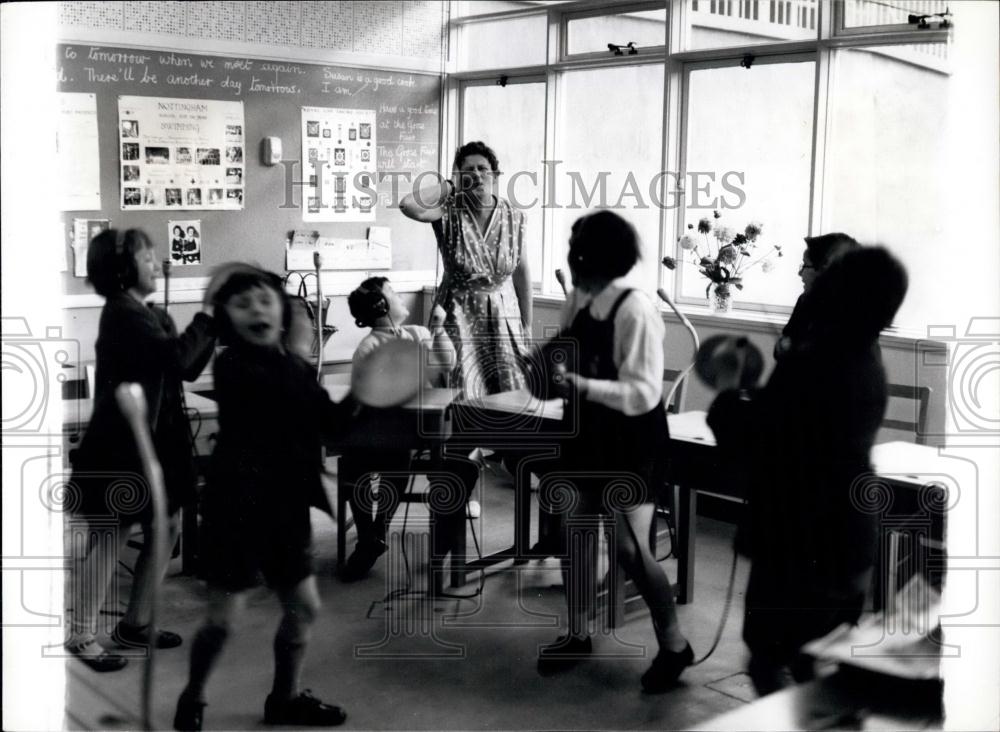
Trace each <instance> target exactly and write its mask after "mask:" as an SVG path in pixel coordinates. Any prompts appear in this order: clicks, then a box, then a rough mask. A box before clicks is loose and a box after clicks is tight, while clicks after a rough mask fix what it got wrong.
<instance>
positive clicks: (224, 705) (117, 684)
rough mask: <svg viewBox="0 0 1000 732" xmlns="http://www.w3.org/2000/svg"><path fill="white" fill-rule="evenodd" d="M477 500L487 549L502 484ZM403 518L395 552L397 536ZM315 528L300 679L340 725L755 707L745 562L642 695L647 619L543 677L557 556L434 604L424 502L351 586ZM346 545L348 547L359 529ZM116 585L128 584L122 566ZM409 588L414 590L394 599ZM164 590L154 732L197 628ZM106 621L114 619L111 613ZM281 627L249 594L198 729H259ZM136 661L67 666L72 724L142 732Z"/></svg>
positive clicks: (489, 483) (470, 725) (676, 718)
mask: <svg viewBox="0 0 1000 732" xmlns="http://www.w3.org/2000/svg"><path fill="white" fill-rule="evenodd" d="M477 492H478V493H479V495H478V498H479V499H480V501H481V503H482V515H481V518H480V519H479V520H477V521H475V522H474V523H475V530H476V538H477V539H478V541H479V542H480V544H481V549H482V551H483V552H489V551H496V550H499V549H501V548H503V547H504V546H505V545H507V544H509V543H510V537H511V536H512V530H511V518H510V517H511V516H512V507H513V497H514V491H513V490H511V488H510V484H509V480H508V479H507V477H506V476H505V475H503V474H491V475H489V476H488V477H487V480H486V481H485V486H484V487H483V486H481V489H480V490H479V491H477ZM404 520H405V521H406V523H407V526H406V528H407V531H406V534H405V535H406V537H407V541H406V546H407V552H406V555H405V557H404V554H403V552H402V551H401V543H400V542H399V541H398V536H399V535H400V533H401V531H402V529H403V522H404ZM313 524H314V528H315V544H316V548H317V570H318V571H317V576H318V579H319V587H320V592H321V595H322V599H323V605H324V609H323V611H322V612H321V617H320V619H319V620H318V622H317V623H316V626H315V630H314V634H313V641H312V643H311V645H310V648H309V653H308V657H307V660H306V669H305V672H304V686H306V687H309V688H311V689H312V690H313V691H314V692H315V693H316V694H317V695H318V696H319V697H320V698H322V699H324V700H327V701H331V702H334V703H337V704H339V705H341V706H343V707H344V708H345V709H346V710H347V712H348V719H347V723H346V725H345V726H344V728H345V729H364V730H383V729H384V730H400V729H408V730H479V729H484V730H485V729H532V730H536V729H564V730H575V729H657V730H660V729H684V728H687V727H690V726H692V725H695V724H697V723H700V722H703V721H705V720H707V719H710V718H711V717H713V716H715V715H717V714H720V713H722V712H726V711H728V710H730V709H733V708H735V707H738V706H740V705H742V704H744V703H745V702H746V701H749V700H751V699H752V698H753V693H752V691H751V690H750V689H749V687H748V680H747V677H746V676H745V674H743V673H742V668H743V663H744V649H743V645H742V643H741V642H740V638H739V630H740V625H741V615H742V589H743V586H744V585H745V582H746V570H747V567H746V566H744V565H743V564H742V563H741V564H740V565H739V566H738V569H737V575H736V582H735V592H734V595H733V601H732V608H731V611H730V613H729V619H728V622H727V624H726V626H725V629H724V632H723V634H722V638H721V640H720V642H719V645H718V647H717V648H716V649H715V651H714V653H713V654H712V656H711V657H710V658H709V659H708V660H706V661H705V662H704V663H702V664H700V665H698V666H696V667H694V668H691V669H688V670H687V671H686V672H685V674H684V676H683V677H682V682H681V683H680V685H679V686H678V687H677V688H676V689H674V690H672V691H670V692H668V693H666V694H662V695H647V694H644V693H642V692H641V689H640V686H639V676H640V674H641V673H642V672H643V671H644V670H645V669H646V667H647V666H648V664H649V662H650V659H651V657H652V655H653V654H655V650H656V645H655V642H654V640H653V633H652V627H651V624H650V621H649V617H648V615H646V614H638V613H637V614H636V615H635V616H634V617H631V618H629V619H628V620H627V622H626V623H625V625H624V627H622V628H620V629H618V630H617V631H616V632H614V633H605V634H602V635H599V636H598V637H597V638H596V639H595V658H594V659H592V660H590V661H588V662H586V663H584V664H581V665H580V666H578V667H577V668H575V669H573V670H571V671H569V672H566V673H565V674H562V675H559V676H556V677H549V678H542V677H540V676H539V675H538V674H537V672H536V670H535V660H536V654H537V647H538V645H540V644H543V643H547V642H550V641H551V640H553V639H554V638H555V637H556V635H557V634H558V627H557V626H558V625H559V623H560V622H562V621H561V618H562V616H563V615H564V601H563V596H562V591H561V584H560V577H559V571H558V563H557V562H556V560H554V559H549V560H546V561H544V562H532V563H530V564H527V565H525V566H523V567H516V568H514V567H511V566H510V564H509V563H507V564H502V565H498V567H497V568H495V569H492V570H490V571H488V572H487V573H486V576H485V577H480V576H478V575H475V576H473V577H471V578H470V582H469V583H468V584H467V585H466V586H465V587H463V588H460V589H459V590H456V591H455V592H456V594H457V593H461V594H464V595H469V596H470V597H468V598H462V599H458V598H449V599H443V600H434V601H430V600H428V599H427V597H426V595H425V594H424V593H422V592H421V591H420V589H421V588H422V587H423V586H424V582H425V578H424V577H423V576H422V575H423V570H424V561H423V559H422V556H425V555H426V548H425V546H426V541H425V535H424V533H423V532H424V531H425V527H426V512H425V511H424V509H423V507H422V506H419V505H411V508H410V512H409V515H408V516H405V515H404V509H402V508H401V509H400V512H399V514H398V515H397V517H396V520H395V522H394V524H393V526H394V529H398V530H399V531H398V532H396V536H397V540H396V541H394V542H393V544H392V549H391V551H390V552H389V554H387V555H386V556H385V557H384V558H383V559H382V560H381V561H380V562H379V564H378V565H376V568H375V570H374V571H373V572H372V574H371V576H370V577H369V578H368V579H366V580H364V581H361V582H358V583H354V584H344V583H342V582H340V581H339V580H338V579H336V578H335V577H334V567H335V563H336V550H335V548H334V547H335V539H336V536H335V533H336V529H335V523H334V522H333V521H332V520H331V519H330V517H329V516H327V515H326V514H323V513H321V512H318V511H316V512H314V515H313ZM732 533H733V527H732V526H730V525H728V524H725V523H721V522H717V521H712V520H710V519H706V518H701V519H699V524H698V556H697V562H698V565H697V573H696V578H697V585H696V589H695V602H694V603H692V604H689V605H684V606H680V608H679V615H680V620H681V624H682V628H683V631H684V633H685V634H686V635H687V637H688V638H689V640H690V641H691V645H692V647H693V648H694V649H695V653H696V656H697V657H701V656H702V655H703V654H704V653H705V652H706V651H707V650H708V649H709V647H710V646H711V644H712V640H713V638H714V636H715V633H716V630H717V628H718V625H719V621H720V616H721V614H722V611H723V607H724V604H725V603H724V600H725V596H726V589H727V584H728V578H729V572H730V567H731V561H732V552H731V548H730V547H731V543H732ZM352 534H353V532H352ZM348 542H349V545H351V544H353V536H351V537H349V539H348ZM473 551H475V548H474V547H472V546H471V542H470V552H473ZM404 560H405V561H404ZM407 561H408V562H409V564H408V565H407ZM675 565H676V563H675V561H674V560H673V559H666V560H664V561H663V566H664V568H665V569H666V571H667V574H668V576H670V577H671V578H672V579H676V567H675ZM408 566H409V569H410V570H411V571H409V572H408V571H407V569H408ZM174 570H176V571H174ZM408 577H409V584H408ZM120 579H121V580H122V583H123V584H125V583H127V581H128V578H127V573H124V572H123V573H121V577H120ZM408 586H410V587H411V589H412V590H413V591H414V592H413V593H412V594H404V595H402V596H397V595H398V594H399V593H394V592H393V591H394V590H402V589H405V588H406V587H408ZM480 587H482V592H481V594H478V595H477V590H478V589H479V588H480ZM163 592H164V599H163V603H162V607H163V610H162V611H161V615H162V618H161V620H160V622H161V626H162V627H166V628H168V629H170V630H174V631H177V632H179V633H180V634H181V635H182V636H183V637H184V638H185V645H184V646H182V647H181V648H179V649H175V650H169V651H161V652H159V653H158V654H157V657H156V666H155V687H154V688H155V693H154V708H153V716H154V722H155V726H156V727H157V728H161V729H167V728H169V727H170V725H171V722H172V719H173V711H174V704H175V702H176V699H177V695H178V693H179V692H180V690H181V688H182V686H183V685H184V683H185V680H186V671H187V661H188V650H189V645H188V641H189V640H190V638H191V637H192V635H193V633H194V631H195V630H196V628H197V627H198V625H199V623H200V621H201V614H202V610H203V605H202V598H203V595H204V590H203V586H202V585H201V583H199V582H198V581H197V580H196V579H194V578H192V577H189V576H184V575H181V574H180V573H179V567H176V568H175V567H172V574H171V575H170V576H169V577H168V580H167V582H166V584H165V588H164V591H163ZM390 593H391V594H392V596H391V597H390ZM106 618H107V619H108V622H109V623H112V624H113V622H114V620H115V618H114V617H113V616H112V615H111V614H108V615H107V616H106ZM277 621H278V609H277V604H276V602H275V600H274V599H273V597H272V596H271V595H270V594H269V592H268V591H267V590H265V589H260V590H258V591H255V592H254V593H252V595H251V598H250V601H249V603H248V607H247V611H246V613H245V615H244V616H243V617H242V618H241V620H240V622H239V623H238V626H237V630H236V632H235V634H234V637H233V638H232V640H231V642H230V644H229V645H228V646H227V648H226V651H225V654H224V655H223V657H222V660H221V662H220V665H219V667H218V668H217V670H216V672H215V674H214V676H213V677H212V680H211V682H210V684H209V688H208V702H209V706H208V707H207V708H206V712H205V729H220V730H221V729H226V730H249V729H258V728H265V725H264V724H263V721H262V716H263V704H264V698H265V696H266V695H267V693H268V691H269V689H270V682H271V673H272V656H271V638H272V636H273V633H274V630H275V629H276V627H277ZM144 666H145V661H143V660H142V659H134V660H132V662H130V664H129V666H128V667H127V668H126V669H124V670H122V671H120V672H117V673H112V674H102V675H98V674H96V673H94V672H92V671H90V670H89V669H88V668H86V667H85V666H83V665H82V664H81V663H79V662H78V661H75V660H69V661H67V675H68V679H67V696H68V698H67V725H68V726H69V728H71V729H109V730H114V729H134V728H136V727H137V726H139V725H140V722H141V718H140V716H139V715H140V711H139V710H140V694H141V684H142V675H143V670H144Z"/></svg>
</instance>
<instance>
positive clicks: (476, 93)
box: [461, 80, 545, 286]
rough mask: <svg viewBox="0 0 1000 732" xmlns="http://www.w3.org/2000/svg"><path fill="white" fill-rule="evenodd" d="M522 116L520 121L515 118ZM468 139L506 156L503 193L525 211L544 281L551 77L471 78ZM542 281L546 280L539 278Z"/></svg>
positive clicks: (465, 124)
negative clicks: (499, 81)
mask: <svg viewBox="0 0 1000 732" xmlns="http://www.w3.org/2000/svg"><path fill="white" fill-rule="evenodd" d="M512 120H516V121H517V123H516V124H511V121H512ZM461 139H462V142H463V143H464V142H469V141H471V140H482V141H483V142H485V143H486V144H487V145H489V146H490V147H491V148H492V149H493V151H494V152H496V154H497V158H498V159H499V160H500V171H501V175H500V178H499V180H498V186H499V195H500V196H502V197H503V198H506V199H507V200H508V201H510V203H511V204H512V205H513V206H515V207H516V208H519V209H520V210H522V211H524V214H525V218H526V222H525V224H526V227H527V240H526V241H525V246H526V247H527V250H528V265H529V267H530V268H531V277H532V280H534V281H535V282H537V283H541V281H542V241H543V239H542V223H543V222H542V186H543V182H544V177H543V173H544V168H543V165H542V159H543V158H544V157H545V81H544V80H542V81H519V80H512V81H508V82H507V85H506V86H499V85H498V84H496V83H495V82H494V81H488V82H470V83H468V84H466V85H465V86H464V87H463V90H462V134H461ZM539 286H540V284H539Z"/></svg>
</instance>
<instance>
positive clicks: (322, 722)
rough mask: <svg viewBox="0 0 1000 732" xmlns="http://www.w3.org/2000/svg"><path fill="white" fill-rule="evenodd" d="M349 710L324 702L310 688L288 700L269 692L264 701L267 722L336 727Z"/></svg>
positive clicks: (345, 717)
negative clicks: (282, 699) (280, 699)
mask: <svg viewBox="0 0 1000 732" xmlns="http://www.w3.org/2000/svg"><path fill="white" fill-rule="evenodd" d="M345 719H347V712H345V711H344V710H343V709H341V708H340V707H337V706H334V705H332V704H324V703H323V702H321V701H320V700H319V699H317V698H316V697H314V696H313V695H312V692H310V691H309V689H306V690H305V691H303V692H302V693H301V694H299V695H298V696H297V697H295V698H293V699H289V700H288V701H279V700H278V699H275V698H274V695H273V694H269V695H268V697H267V701H266V702H264V721H265V722H266V723H267V724H294V725H307V726H310V727H335V726H336V725H338V724H343V723H344V720H345Z"/></svg>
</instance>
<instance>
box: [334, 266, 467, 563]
mask: <svg viewBox="0 0 1000 732" xmlns="http://www.w3.org/2000/svg"><path fill="white" fill-rule="evenodd" d="M347 302H348V306H349V307H350V309H351V315H352V316H353V317H354V321H355V323H357V325H358V327H359V328H371V330H370V331H369V333H368V335H366V336H365V337H364V338H363V339H362V340H361V342H360V343H359V344H358V347H357V348H356V349H355V351H354V358H353V364H352V368H354V369H360V368H364V361H365V359H366V358H367V357H368V356H369V355H370V354H371V353H373V352H374V351H376V350H377V349H378V348H379V347H381V346H382V345H384V344H385V343H388V342H390V341H393V340H406V341H415V342H417V343H420V344H422V345H423V346H424V347H425V348H426V349H427V350H426V351H425V352H426V354H427V357H426V359H425V361H424V363H427V364H430V365H431V367H432V368H431V369H429V372H428V376H429V377H430V382H431V385H435V384H434V382H435V381H436V382H437V384H436V385H441V386H443V385H444V378H445V375H446V374H447V373H448V372H450V370H451V369H452V368H453V367H454V365H455V349H454V346H453V345H452V342H451V339H450V338H449V337H448V335H447V333H446V332H445V329H444V319H445V312H444V310H443V309H442V308H441V306H440V305H438V306H435V308H434V311H433V312H432V313H431V324H430V325H431V327H430V329H428V328H425V327H423V326H420V325H405V324H404V323H405V321H406V318H407V317H409V315H410V311H409V310H408V309H407V307H406V304H405V303H404V302H403V300H402V299H401V298H400V297H399V295H398V294H396V292H395V290H393V289H392V285H391V284H389V280H388V279H387V278H386V277H369V278H368V279H366V280H365V281H364V282H362V283H361V284H360V285H359V286H358V288H357V289H355V290H354V291H353V292H352V293H351V294H350V296H349V297H348V299H347ZM435 367H436V368H435ZM435 461H436V463H437V464H436V466H435V467H436V469H438V470H447V471H448V472H451V473H452V474H455V475H457V477H458V478H459V480H460V481H461V483H462V485H463V487H464V490H465V499H466V501H467V500H468V497H469V495H470V494H471V492H472V489H473V488H474V487H475V483H476V480H477V479H478V469H477V468H476V467H475V465H473V464H472V463H471V462H468V461H460V460H457V459H453V458H444V456H443V455H441V454H436V455H435ZM409 467H410V451H409V449H400V450H383V449H379V450H375V449H370V450H364V449H362V450H352V451H351V452H350V453H349V454H347V455H345V456H344V457H342V458H341V460H340V464H339V466H338V480H339V481H343V482H344V484H346V485H348V486H349V487H350V491H349V493H348V501H349V503H350V506H351V513H352V514H353V516H354V522H355V526H356V527H357V533H358V541H357V546H356V547H355V550H354V552H353V553H352V554H351V556H350V557H348V559H347V562H346V563H345V565H344V567H343V569H342V570H341V572H340V576H341V579H343V580H344V581H346V582H353V581H356V580H359V579H362V578H364V577H365V576H367V574H368V572H369V571H370V570H371V568H372V567H373V566H374V565H375V562H376V561H377V560H378V558H379V557H380V556H382V554H384V553H385V551H386V549H387V548H388V547H387V545H386V528H387V526H388V524H389V522H390V521H391V520H392V517H393V514H394V513H395V511H396V507H397V506H398V504H399V498H400V497H401V496H402V495H403V493H404V492H405V491H406V485H407V479H406V477H405V476H404V475H402V474H405V473H406V472H407V470H408V469H409ZM393 473H395V474H396V475H395V476H394V475H392V474H393ZM375 474H381V475H382V477H381V478H380V481H379V494H378V495H379V500H378V504H377V506H373V505H372V504H373V496H372V491H371V490H370V488H371V478H370V476H373V475H375ZM462 505H463V506H464V505H465V501H463V502H462ZM373 508H375V509H376V510H375V512H374V513H375V516H374V517H373V516H372V513H373ZM436 518H437V520H438V526H437V529H438V530H436V531H435V532H433V534H434V537H435V541H436V543H437V547H436V548H435V549H434V552H433V554H434V556H435V557H436V558H437V559H438V560H441V559H442V558H443V556H444V555H446V554H447V552H448V548H447V543H446V537H447V536H448V535H449V534H448V532H449V530H453V529H457V527H456V526H455V525H454V522H455V521H458V522H462V521H463V520H464V517H463V516H462V515H461V514H459V515H457V516H451V515H437V517H436ZM453 560H454V558H453Z"/></svg>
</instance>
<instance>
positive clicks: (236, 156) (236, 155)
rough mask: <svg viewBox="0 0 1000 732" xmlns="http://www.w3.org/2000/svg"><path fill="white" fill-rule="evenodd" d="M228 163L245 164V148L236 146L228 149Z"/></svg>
mask: <svg viewBox="0 0 1000 732" xmlns="http://www.w3.org/2000/svg"><path fill="white" fill-rule="evenodd" d="M226 162H227V163H242V162H243V147H242V146H239V145H234V146H232V147H227V148H226Z"/></svg>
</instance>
